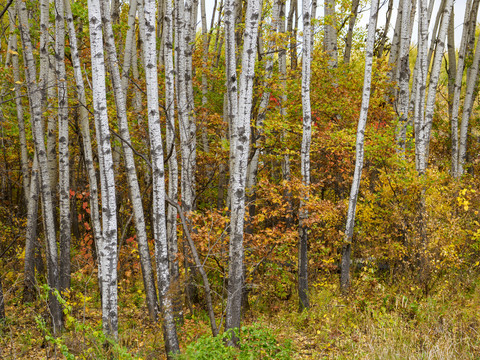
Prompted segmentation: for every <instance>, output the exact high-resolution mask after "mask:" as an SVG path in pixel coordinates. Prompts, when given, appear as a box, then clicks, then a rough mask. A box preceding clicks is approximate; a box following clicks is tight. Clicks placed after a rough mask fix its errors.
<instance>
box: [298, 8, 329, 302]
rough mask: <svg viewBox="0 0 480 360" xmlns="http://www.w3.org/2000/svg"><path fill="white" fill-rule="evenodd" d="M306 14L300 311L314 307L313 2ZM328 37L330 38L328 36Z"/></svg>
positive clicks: (299, 281)
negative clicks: (310, 219) (310, 268)
mask: <svg viewBox="0 0 480 360" xmlns="http://www.w3.org/2000/svg"><path fill="white" fill-rule="evenodd" d="M302 17H303V44H304V49H303V57H302V111H303V135H302V147H301V151H300V154H301V160H300V162H301V175H302V185H303V191H304V194H303V196H302V198H301V200H300V208H299V215H298V218H299V224H298V235H299V240H298V298H299V311H303V310H304V309H308V308H309V307H310V304H309V301H308V254H307V250H308V230H309V228H308V226H307V225H305V221H306V220H307V219H308V210H307V209H306V208H305V207H306V205H307V203H308V200H309V187H310V144H311V141H312V110H311V105H310V80H311V56H312V49H311V45H312V42H311V39H310V37H311V36H312V35H311V23H310V2H309V1H308V0H303V1H302ZM327 41H328V40H327Z"/></svg>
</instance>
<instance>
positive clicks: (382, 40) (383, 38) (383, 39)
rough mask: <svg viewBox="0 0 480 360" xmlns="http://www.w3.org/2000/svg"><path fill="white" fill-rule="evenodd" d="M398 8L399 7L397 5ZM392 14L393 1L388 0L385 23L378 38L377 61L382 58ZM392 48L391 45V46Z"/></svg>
mask: <svg viewBox="0 0 480 360" xmlns="http://www.w3.org/2000/svg"><path fill="white" fill-rule="evenodd" d="M400 2H401V1H400ZM399 6H401V5H400V4H399ZM392 12H393V0H388V8H387V20H386V21H385V27H384V28H383V32H382V36H381V38H380V45H379V46H378V52H377V57H378V58H379V59H381V58H382V56H383V51H384V50H385V44H386V42H387V39H388V31H389V28H390V21H391V19H392ZM392 48H393V45H392Z"/></svg>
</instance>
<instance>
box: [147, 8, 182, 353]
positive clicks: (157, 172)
mask: <svg viewBox="0 0 480 360" xmlns="http://www.w3.org/2000/svg"><path fill="white" fill-rule="evenodd" d="M142 10H144V12H145V24H144V26H145V38H144V46H145V47H144V49H145V52H144V58H145V79H146V84H147V106H148V129H149V133H150V156H151V159H152V176H153V216H152V217H153V224H152V225H153V233H154V238H155V259H156V265H157V278H158V288H159V295H160V296H159V297H160V305H161V313H162V315H163V329H164V339H165V350H166V352H167V354H176V353H178V352H179V351H180V348H179V345H178V338H177V329H176V327H175V319H174V315H173V308H172V298H171V294H170V288H171V277H170V271H169V266H168V244H167V228H166V219H165V170H164V166H163V144H162V133H161V129H160V113H159V108H158V78H157V51H156V38H155V12H156V7H155V1H154V0H146V1H145V5H144V9H141V11H142ZM168 356H170V355H168Z"/></svg>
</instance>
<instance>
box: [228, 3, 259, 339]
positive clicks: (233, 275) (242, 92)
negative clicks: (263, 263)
mask: <svg viewBox="0 0 480 360" xmlns="http://www.w3.org/2000/svg"><path fill="white" fill-rule="evenodd" d="M234 10H235V4H234V1H233V0H227V1H225V38H226V48H225V58H226V71H227V74H226V75H227V94H228V105H229V107H228V115H229V118H230V123H231V124H232V128H231V131H232V134H233V135H234V136H232V139H233V140H234V141H233V142H231V143H230V146H233V147H234V149H235V151H236V156H235V160H234V164H233V171H232V173H231V178H232V179H231V183H230V184H231V185H230V186H231V194H232V201H231V215H230V244H229V266H228V295H227V309H226V319H225V329H226V330H232V329H235V328H237V329H239V328H240V323H241V305H242V288H243V284H244V274H243V257H244V256H243V254H244V249H243V230H244V216H245V185H246V171H247V162H248V153H249V144H250V117H251V107H252V93H253V78H254V75H255V55H256V46H257V34H258V23H259V20H260V11H261V7H260V2H259V1H258V0H254V1H249V2H248V4H247V12H246V15H245V30H244V34H243V38H244V43H243V53H242V73H241V75H240V80H239V84H238V85H237V74H236V56H235V48H236V46H235V28H234V25H235V18H234V16H235V11H234ZM237 86H238V87H239V90H238V91H237ZM235 341H236V340H235V338H234V339H233V342H235Z"/></svg>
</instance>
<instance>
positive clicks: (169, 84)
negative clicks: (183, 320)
mask: <svg viewBox="0 0 480 360" xmlns="http://www.w3.org/2000/svg"><path fill="white" fill-rule="evenodd" d="M164 12H165V15H164V16H165V19H164V28H163V46H164V47H165V49H164V50H163V51H162V53H163V55H164V61H163V63H164V65H165V114H166V117H167V119H166V136H167V139H166V140H167V142H166V143H167V150H166V153H167V156H169V158H168V173H169V176H168V197H169V198H170V199H173V201H178V161H177V149H176V146H175V132H176V131H175V68H174V63H173V52H174V49H173V26H174V17H173V9H172V3H171V2H170V1H166V2H165V8H164ZM177 215H178V211H177V208H176V207H175V206H172V205H169V206H168V209H167V244H168V258H169V265H170V272H171V279H172V280H171V282H172V284H174V290H175V294H174V299H173V301H175V302H176V303H177V302H178V303H180V304H175V308H179V310H180V311H179V314H178V318H180V317H181V315H182V313H181V306H182V304H181V290H180V284H179V281H180V279H179V276H180V272H179V264H178V259H177V255H178V235H177ZM175 312H177V309H175Z"/></svg>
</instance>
